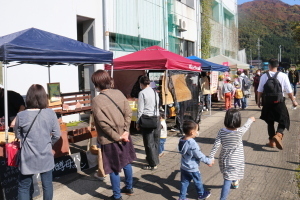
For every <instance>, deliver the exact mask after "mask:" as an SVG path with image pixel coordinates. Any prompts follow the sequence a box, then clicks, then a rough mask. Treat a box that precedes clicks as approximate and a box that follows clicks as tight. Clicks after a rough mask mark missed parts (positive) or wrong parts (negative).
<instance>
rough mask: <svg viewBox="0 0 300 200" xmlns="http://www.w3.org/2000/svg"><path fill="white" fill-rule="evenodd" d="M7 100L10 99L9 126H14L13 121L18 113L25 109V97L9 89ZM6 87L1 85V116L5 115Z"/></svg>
mask: <svg viewBox="0 0 300 200" xmlns="http://www.w3.org/2000/svg"><path fill="white" fill-rule="evenodd" d="M7 100H8V107H7V109H8V126H9V127H13V126H14V124H13V123H12V121H13V120H14V119H15V117H16V116H17V113H18V112H20V111H22V110H25V102H24V99H23V97H22V96H21V95H20V94H19V93H17V92H15V91H12V90H7ZM4 115H5V111H4V87H3V85H0V118H1V117H4Z"/></svg>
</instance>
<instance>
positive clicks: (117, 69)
mask: <svg viewBox="0 0 300 200" xmlns="http://www.w3.org/2000/svg"><path fill="white" fill-rule="evenodd" d="M106 69H107V70H111V71H112V74H113V77H114V80H115V87H116V88H118V89H120V90H121V91H122V92H123V93H124V94H125V95H126V96H127V97H130V93H129V91H130V90H131V87H130V86H133V85H134V83H135V82H136V80H137V79H138V76H139V75H142V74H145V71H147V72H149V71H150V72H151V71H155V72H158V73H159V72H160V73H162V72H163V73H164V76H163V80H161V81H162V91H163V94H162V104H163V105H167V104H170V103H175V104H177V103H181V104H184V105H182V106H181V107H180V109H177V115H178V116H177V117H179V116H181V119H180V120H177V122H178V123H182V120H183V119H185V118H189V119H193V120H195V121H196V122H199V121H200V113H199V112H200V109H199V108H198V106H197V105H198V104H197V102H198V97H199V85H198V83H199V81H198V77H199V76H198V75H199V73H200V72H201V64H200V63H197V62H194V61H191V60H189V59H187V58H184V57H182V56H180V55H178V54H175V53H173V52H170V51H167V50H166V49H163V48H161V47H159V46H151V47H148V48H145V49H143V50H140V51H137V52H134V53H131V54H128V55H126V56H122V57H119V58H116V59H114V61H113V66H109V65H106ZM125 70H126V71H125ZM120 74H122V75H120ZM127 74H128V76H127ZM132 74H135V76H134V77H132ZM130 76H131V78H130V80H129V78H128V77H130ZM124 83H126V84H124ZM119 85H122V87H119ZM184 92H188V95H181V94H183V93H184ZM183 102H184V103H183ZM165 111H166V109H165ZM179 126H181V125H179Z"/></svg>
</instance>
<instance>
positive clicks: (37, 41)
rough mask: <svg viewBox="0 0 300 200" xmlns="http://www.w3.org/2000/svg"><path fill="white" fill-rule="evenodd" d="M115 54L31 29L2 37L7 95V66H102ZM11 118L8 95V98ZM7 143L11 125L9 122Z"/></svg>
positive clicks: (0, 45) (0, 58)
mask: <svg viewBox="0 0 300 200" xmlns="http://www.w3.org/2000/svg"><path fill="white" fill-rule="evenodd" d="M112 60H113V53H112V52H110V51H105V50H102V49H99V48H97V47H94V46H92V45H89V44H86V43H83V42H79V41H77V40H73V39H70V38H67V37H64V36H60V35H57V34H53V33H50V32H46V31H43V30H39V29H36V28H29V29H26V30H23V31H19V32H16V33H12V34H9V35H6V36H3V37H0V61H3V63H4V90H5V91H4V92H5V94H7V64H8V63H9V62H10V61H21V62H28V63H36V64H46V65H48V66H49V67H50V64H52V63H67V64H100V63H112ZM4 101H5V106H4V108H5V119H7V103H8V102H7V95H5V100H4ZM5 121H6V122H5V127H6V130H5V133H6V134H5V138H6V141H7V131H8V122H7V120H5Z"/></svg>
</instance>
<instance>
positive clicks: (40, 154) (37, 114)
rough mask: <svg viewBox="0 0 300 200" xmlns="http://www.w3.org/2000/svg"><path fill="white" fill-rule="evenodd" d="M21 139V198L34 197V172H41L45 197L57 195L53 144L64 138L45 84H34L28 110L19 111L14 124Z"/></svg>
mask: <svg viewBox="0 0 300 200" xmlns="http://www.w3.org/2000/svg"><path fill="white" fill-rule="evenodd" d="M14 131H15V134H16V137H17V138H18V139H20V144H21V150H20V151H21V156H20V162H19V170H20V174H19V187H18V199H19V200H29V199H32V194H33V191H32V189H31V187H32V184H33V183H32V176H33V175H34V174H40V175H41V180H42V185H43V199H44V200H51V199H52V198H53V184H52V170H53V168H54V156H53V153H52V146H53V145H54V143H55V142H57V141H58V140H59V138H60V135H61V133H60V127H59V124H58V120H57V117H56V114H55V112H54V111H53V110H52V109H50V108H48V97H47V94H46V92H45V89H44V87H43V86H41V85H38V84H34V85H32V86H31V87H30V88H29V90H28V92H27V95H26V110H24V111H21V112H19V113H18V114H17V117H16V123H15V127H14Z"/></svg>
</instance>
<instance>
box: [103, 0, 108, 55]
mask: <svg viewBox="0 0 300 200" xmlns="http://www.w3.org/2000/svg"><path fill="white" fill-rule="evenodd" d="M106 5H107V4H106V0H102V12H103V29H104V38H103V39H104V50H107V51H109V30H108V25H107V18H108V17H107V8H106V7H107V6H106Z"/></svg>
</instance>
